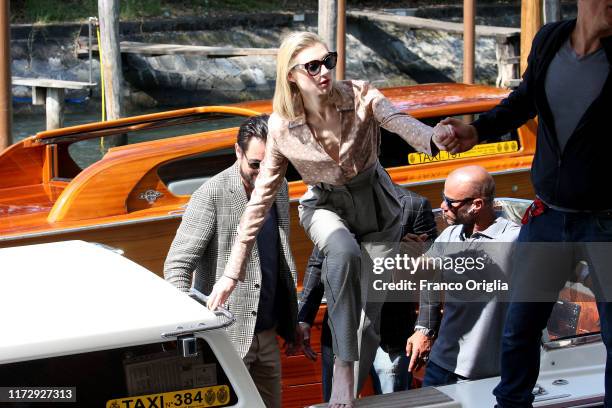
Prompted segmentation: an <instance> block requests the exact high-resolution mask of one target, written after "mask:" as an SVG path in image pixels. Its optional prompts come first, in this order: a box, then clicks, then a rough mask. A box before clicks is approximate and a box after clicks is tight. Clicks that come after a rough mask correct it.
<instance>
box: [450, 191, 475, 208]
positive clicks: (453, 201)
mask: <svg viewBox="0 0 612 408" xmlns="http://www.w3.org/2000/svg"><path fill="white" fill-rule="evenodd" d="M475 199H476V197H468V198H461V199H456V200H455V199H453V198H448V197H447V196H445V195H444V193H442V201H444V202H445V203H446V206H447V207H448V208H452V209H453V210H456V209H459V208H461V207H462V206H464V205H465V204H467V203H469V202H470V201H474V200H475ZM456 203H459V205H458V206H454V205H453V204H456Z"/></svg>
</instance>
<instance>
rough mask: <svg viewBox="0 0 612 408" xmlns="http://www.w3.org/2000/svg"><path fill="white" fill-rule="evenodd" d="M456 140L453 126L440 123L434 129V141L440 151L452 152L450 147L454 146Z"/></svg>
mask: <svg viewBox="0 0 612 408" xmlns="http://www.w3.org/2000/svg"><path fill="white" fill-rule="evenodd" d="M456 139H457V138H456V137H455V132H454V131H453V127H452V126H449V125H445V124H443V123H442V122H440V123H438V124H437V125H436V126H435V127H434V129H433V136H432V140H433V142H434V144H435V145H436V146H438V149H440V150H447V151H448V150H450V148H449V146H452V145H454V144H455V143H456V142H457V141H456Z"/></svg>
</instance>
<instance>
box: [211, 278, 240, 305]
mask: <svg viewBox="0 0 612 408" xmlns="http://www.w3.org/2000/svg"><path fill="white" fill-rule="evenodd" d="M236 283H237V280H236V279H232V278H228V277H227V276H225V275H223V276H221V278H219V280H218V281H217V283H215V286H213V289H212V292H210V296H208V302H207V306H208V308H209V309H210V310H215V309H216V308H217V306H219V305H222V304H223V303H225V301H226V300H227V298H228V297H229V296H230V295H231V294H232V292H233V291H234V288H235V287H236Z"/></svg>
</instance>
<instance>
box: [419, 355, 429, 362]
mask: <svg viewBox="0 0 612 408" xmlns="http://www.w3.org/2000/svg"><path fill="white" fill-rule="evenodd" d="M421 360H423V361H427V360H429V356H423V357H421Z"/></svg>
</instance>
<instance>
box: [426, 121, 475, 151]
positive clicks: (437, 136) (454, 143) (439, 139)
mask: <svg viewBox="0 0 612 408" xmlns="http://www.w3.org/2000/svg"><path fill="white" fill-rule="evenodd" d="M433 141H434V143H435V144H436V146H438V147H439V148H441V149H442V147H440V145H442V146H444V147H443V149H444V150H446V151H448V152H450V153H453V154H455V153H461V152H465V151H468V150H470V149H471V148H472V147H474V146H475V145H476V144H477V143H478V131H477V130H476V128H475V127H474V126H472V125H467V124H465V123H463V122H462V121H460V120H459V119H455V118H446V119H444V120H442V121H440V123H438V124H437V125H436V127H435V128H434V135H433Z"/></svg>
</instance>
